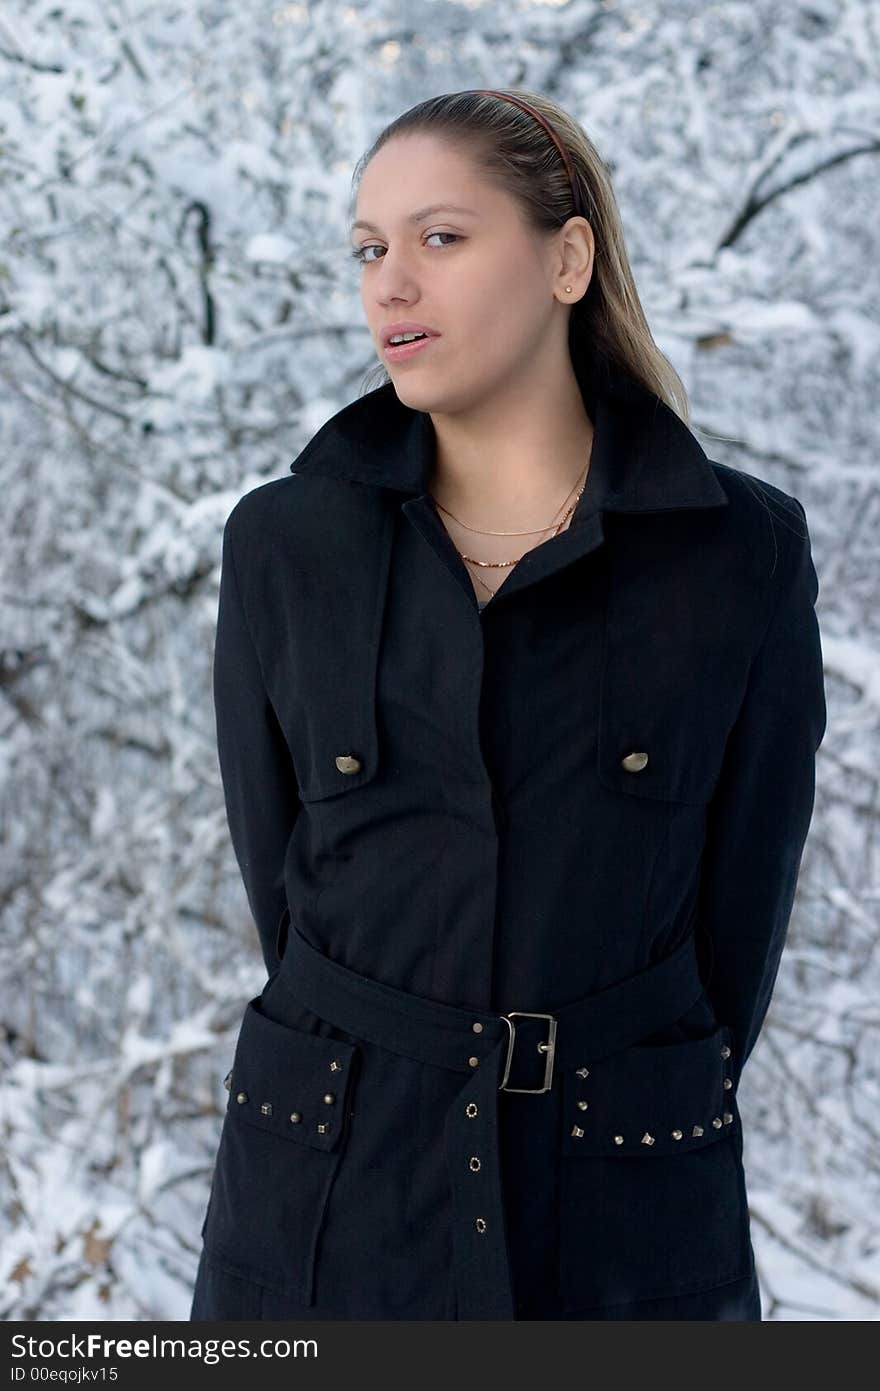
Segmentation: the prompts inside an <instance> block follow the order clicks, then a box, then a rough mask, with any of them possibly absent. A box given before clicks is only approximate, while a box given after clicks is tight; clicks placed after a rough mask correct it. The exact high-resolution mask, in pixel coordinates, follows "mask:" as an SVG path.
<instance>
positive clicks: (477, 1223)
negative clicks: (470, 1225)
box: [474, 1217, 486, 1232]
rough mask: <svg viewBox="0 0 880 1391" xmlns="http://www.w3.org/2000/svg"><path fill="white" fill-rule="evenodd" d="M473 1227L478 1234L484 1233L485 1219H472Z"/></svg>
mask: <svg viewBox="0 0 880 1391" xmlns="http://www.w3.org/2000/svg"><path fill="white" fill-rule="evenodd" d="M474 1226H475V1227H476V1229H477V1231H478V1232H484V1231H485V1230H486V1219H485V1217H475V1218H474Z"/></svg>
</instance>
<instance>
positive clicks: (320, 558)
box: [192, 361, 825, 1319]
mask: <svg viewBox="0 0 880 1391" xmlns="http://www.w3.org/2000/svg"><path fill="white" fill-rule="evenodd" d="M575 369H576V371H577V374H578V381H579V383H580V386H581V390H582V394H583V398H584V402H585V405H586V407H587V409H588V410H589V412H590V415H591V418H592V419H593V422H594V426H595V434H594V443H593V453H592V459H591V464H590V470H589V474H588V478H587V486H586V488H585V490H584V493H583V496H582V497H581V500H580V502H579V504H578V507H577V509H576V512H575V514H574V516H573V518H572V520H571V524H570V526H569V527H568V529H567V530H566V531H564V532H562V533H560V534H559V535H557V536H555V537H552V538H551V539H549V540H547V541H545V542H543V543H542V544H540V545H538V546H536V547H535V548H534V549H533V550H532V551H530V552H528V553H527V554H526V555H525V556H523V558H522V559H521V560H520V561H519V562H518V564H517V565H516V566H515V567H514V568H513V569H512V570H511V571H510V572H509V573H508V576H507V578H506V580H505V581H504V583H503V585H502V586H501V588H500V589H499V590H498V591H497V593H496V595H495V596H494V597H493V598H492V599H491V600H490V602H489V603H488V604H487V606H486V607H485V608H484V609H483V610H482V611H480V609H479V608H478V603H477V599H476V596H475V593H474V589H473V585H472V583H471V579H470V577H469V575H468V572H467V570H466V568H465V565H464V563H463V562H462V560H461V558H460V557H459V555H458V553H457V551H456V549H455V547H454V546H453V545H452V542H451V539H450V537H449V536H448V533H447V532H446V529H445V527H444V525H443V523H442V520H441V518H440V514H439V513H438V511H437V510H436V508H435V506H434V504H433V501H432V499H431V497H430V495H429V493H428V492H427V479H428V471H429V468H430V466H431V463H432V460H433V448H434V433H433V426H432V424H431V420H430V416H428V415H427V414H424V413H421V412H415V411H413V410H410V409H409V408H407V407H405V406H403V405H402V404H401V403H400V401H399V400H398V398H397V395H396V393H395V391H394V388H393V385H391V384H387V385H385V386H384V387H381V388H380V389H378V390H377V391H373V392H371V393H370V394H369V395H367V396H365V397H363V398H361V399H359V400H357V401H355V402H354V403H352V404H351V405H349V406H347V407H346V408H345V409H344V410H342V411H340V412H339V413H338V414H337V415H335V416H334V417H333V418H332V419H331V420H329V421H328V422H327V423H326V424H325V425H324V426H323V427H322V428H321V429H320V430H319V431H318V432H317V434H316V435H315V436H314V437H313V438H312V440H311V441H310V442H309V444H308V445H307V446H306V448H305V449H304V450H303V451H302V453H301V454H300V455H299V457H298V458H297V459H296V460H295V461H294V463H293V464H292V465H291V470H292V476H291V477H288V478H284V479H279V480H275V481H272V482H269V483H267V484H264V485H262V486H260V487H258V488H256V489H254V490H253V491H252V492H250V493H248V494H247V495H246V496H245V497H243V498H242V499H241V501H240V502H239V503H238V504H237V505H236V507H235V508H234V509H233V511H232V513H231V515H230V517H229V519H228V522H227V525H226V528H225V532H224V544H223V562H222V570H221V590H220V608H219V617H218V627H217V638H216V648H215V666H214V677H215V687H214V693H215V705H216V717H217V737H218V750H219V759H220V767H221V771H222V777H223V786H224V792H225V799H226V808H227V813H228V819H229V827H230V833H231V838H232V843H233V846H234V848H235V853H236V856H237V858H238V863H239V865H240V868H241V873H242V876H243V880H244V884H245V887H246V889H247V894H248V898H249V902H250V906H251V909H252V912H253V916H254V919H255V923H256V927H257V930H258V932H259V937H260V942H261V946H262V951H263V957H264V960H265V964H266V969H267V973H268V980H267V983H266V986H265V987H264V989H263V991H262V993H261V994H260V995H259V996H257V997H256V998H255V999H253V1000H251V1001H250V1002H249V1003H248V1005H247V1008H246V1010H245V1015H244V1020H243V1023H242V1028H241V1032H240V1035H239V1039H238V1044H237V1047H236V1051H235V1056H234V1058H233V1060H232V1067H231V1073H230V1075H229V1076H228V1077H227V1079H226V1080H227V1085H228V1086H229V1088H230V1090H229V1103H228V1110H227V1115H226V1118H225V1122H224V1126H223V1132H222V1136H221V1139H220V1148H219V1152H218V1156H217V1162H216V1166H215V1170H214V1176H213V1183H212V1188H211V1198H210V1202H209V1205H208V1210H207V1214H206V1217H205V1222H204V1225H203V1228H202V1233H203V1236H204V1249H203V1252H202V1259H201V1262H200V1266H199V1273H198V1277H197V1283H196V1290H195V1297H194V1300H193V1307H192V1317H193V1318H264V1319H271V1318H285V1317H299V1318H327V1319H382V1318H384V1319H469V1318H498V1319H510V1318H529V1317H535V1318H584V1319H592V1318H603V1319H605V1318H711V1319H721V1318H725V1319H726V1318H733V1319H755V1318H760V1305H759V1300H758V1292H757V1285H756V1280H755V1272H754V1257H753V1251H752V1246H751V1240H750V1231H749V1215H748V1204H747V1196H746V1188H745V1182H744V1175H743V1167H742V1131H741V1122H740V1115H739V1111H738V1108H737V1103H736V1088H737V1084H738V1081H739V1077H740V1074H741V1070H742V1067H743V1064H744V1062H745V1061H746V1059H747V1058H748V1056H749V1053H750V1052H751V1050H752V1047H753V1046H754V1044H755V1041H756V1039H757V1037H758V1034H759V1031H760V1029H761V1025H762V1022H763V1020H764V1017H765V1014H766V1011H767V1008H768V1005H769V1001H770V997H771V991H772V989H773V985H774V981H775V977H776V973H777V968H778V965H779V960H780V954H781V952H782V948H783V942H784V939H785V935H786V931H787V927H788V922H789V917H790V912H791V908H792V903H793V899H794V893H795V887H796V883H797V877H798V871H799V866H800V861H801V856H802V851H803V847H804V843H805V839H806V835H807V830H808V827H809V823H810V818H811V814H812V809H813V800H814V770H815V754H816V750H817V749H818V747H819V744H820V742H821V739H822V737H823V733H824V729H825V697H824V685H823V673H822V654H821V647H820V637H819V630H818V626H817V621H816V615H815V611H814V603H815V600H816V595H817V587H818V586H817V579H816V573H815V570H814V567H813V563H812V559H811V553H810V544H809V535H808V531H807V524H806V517H805V514H804V511H803V508H802V506H801V504H800V503H799V502H798V501H797V499H796V498H794V497H791V496H790V495H788V494H786V493H785V492H783V491H781V490H780V489H778V488H776V487H774V486H772V485H771V484H769V483H767V482H764V481H762V480H760V479H756V478H754V477H753V476H751V475H746V474H744V473H742V472H740V471H738V470H735V469H733V468H730V467H727V466H724V465H722V464H719V463H716V462H714V461H712V460H710V459H708V458H707V457H706V455H705V454H704V452H703V450H702V448H701V447H700V445H699V443H698V442H697V440H696V439H695V437H694V436H693V434H692V433H691V432H690V431H689V430H688V429H687V428H686V427H685V425H684V424H683V423H682V422H681V420H680V419H679V418H678V417H677V416H676V415H675V414H674V413H673V412H672V411H670V410H669V409H668V408H667V407H666V406H665V405H664V404H663V403H661V402H660V401H658V400H657V398H656V397H654V396H652V395H650V394H649V393H647V392H645V391H644V390H643V389H642V388H641V387H639V386H638V385H637V384H636V383H634V382H633V381H632V380H631V379H630V378H628V377H626V376H624V375H623V374H621V373H620V372H614V373H611V374H608V375H607V376H606V377H605V378H603V379H601V381H597V382H596V383H594V382H593V379H592V378H591V377H590V376H589V375H588V373H587V370H586V368H585V367H584V365H583V364H581V363H579V362H577V361H576V362H575ZM602 992H605V993H604V995H603V994H602ZM528 1014H533V1015H536V1016H539V1017H536V1018H528V1017H526V1016H527V1015H528ZM505 1016H510V1017H505ZM554 1027H555V1029H556V1033H555V1036H554V1035H553V1029H554ZM539 1047H540V1048H541V1049H542V1051H540V1052H538V1051H537V1050H538V1049H539ZM548 1048H549V1049H550V1051H549V1052H548V1051H547V1050H548ZM530 1059H531V1062H530V1061H529V1060H530ZM505 1069H507V1072H506V1078H505ZM514 1087H519V1088H523V1089H527V1090H511V1089H510V1088H514Z"/></svg>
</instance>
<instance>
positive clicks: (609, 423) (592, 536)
mask: <svg viewBox="0 0 880 1391" xmlns="http://www.w3.org/2000/svg"><path fill="white" fill-rule="evenodd" d="M576 368H577V370H578V380H579V383H580V385H581V389H582V391H583V393H584V398H585V401H587V402H588V404H589V406H591V407H592V409H591V415H592V418H593V420H594V425H595V435H594V441H593V454H592V462H591V465H590V470H589V474H588V478H587V486H586V487H585V489H584V492H583V494H582V497H581V499H580V502H579V504H578V508H577V509H576V511H575V513H574V515H573V517H572V521H571V523H570V525H569V527H568V528H567V530H566V531H564V532H562V533H561V534H560V535H558V536H555V537H551V538H550V539H549V540H548V541H546V542H544V543H543V544H542V545H540V546H538V547H535V549H534V551H533V552H530V553H527V554H526V555H525V556H524V557H523V558H522V559H521V560H520V561H519V563H518V564H517V566H516V567H515V568H514V570H513V571H512V572H511V574H510V575H509V576H508V578H507V580H506V581H505V584H504V587H503V588H504V591H505V592H506V593H511V592H513V591H515V590H516V589H519V588H521V587H522V586H523V585H525V584H528V583H531V582H533V581H534V580H536V579H537V578H538V577H539V576H541V575H543V574H544V573H549V572H550V571H552V570H554V569H558V568H559V567H560V566H562V565H564V564H566V563H568V562H569V561H570V560H573V559H575V558H576V557H577V556H580V555H585V554H587V553H588V552H589V551H591V550H594V549H595V548H596V547H598V546H600V545H601V544H602V543H603V540H604V539H605V527H604V517H605V515H606V514H610V513H616V514H624V515H631V514H642V515H646V514H652V513H657V514H664V513H670V512H673V511H676V510H694V509H699V508H718V507H721V506H724V505H726V504H727V502H728V498H727V495H726V493H725V492H724V490H723V488H722V487H721V485H720V483H719V482H718V480H717V478H716V476H715V473H714V470H713V469H712V466H711V464H710V462H709V460H708V459H707V457H706V455H705V454H704V452H703V450H702V448H701V447H700V445H699V443H698V441H697V440H696V438H695V437H694V436H693V435H692V434H691V432H690V430H689V429H688V428H687V426H686V425H685V424H684V423H683V422H682V421H681V420H680V419H679V417H678V416H677V415H676V414H675V413H674V412H673V411H672V410H670V409H669V408H668V407H667V406H666V405H665V404H664V403H663V402H662V401H660V400H659V399H658V398H657V397H656V396H654V395H652V394H651V393H648V392H647V391H645V390H644V389H643V388H642V387H641V386H640V385H639V384H638V383H636V382H635V381H634V380H633V379H631V378H630V377H629V376H627V375H625V374H622V373H619V372H614V373H610V374H608V375H607V377H606V378H605V379H604V381H603V383H602V385H601V386H600V387H599V389H598V390H595V391H594V390H592V389H591V387H590V384H589V382H588V381H587V379H586V375H585V373H584V371H583V369H582V368H578V366H577V363H576ZM434 450H435V435H434V427H433V424H432V421H431V418H430V415H428V414H427V413H424V412H420V411H414V410H412V409H410V408H409V407H407V406H404V405H402V404H401V402H400V400H399V399H398V397H397V394H396V392H395V390H394V386H393V384H392V383H387V384H386V385H385V386H382V387H379V388H378V389H377V390H375V391H372V392H370V393H368V394H367V395H366V396H363V397H361V398H359V399H358V400H356V401H354V402H352V403H351V404H349V405H347V406H345V407H344V408H343V409H342V410H341V411H339V412H338V413H337V414H336V415H334V416H333V417H331V419H330V420H328V421H327V422H326V424H324V425H323V426H322V427H321V428H320V429H319V430H318V431H317V433H316V434H315V435H314V436H313V437H312V439H311V440H310V441H309V443H308V444H307V445H306V446H305V448H304V449H303V450H302V452H301V453H300V454H299V455H298V456H297V458H296V459H295V460H294V461H293V463H292V464H291V465H290V471H291V473H293V474H294V475H295V476H296V478H297V480H298V490H297V494H296V496H295V497H294V498H292V506H291V508H290V512H289V514H287V515H286V518H285V525H286V527H287V528H288V529H289V531H290V532H292V534H291V535H290V536H289V554H290V556H291V562H290V563H291V565H293V566H294V567H295V569H296V570H297V572H298V580H297V592H298V593H299V594H300V596H301V600H300V603H299V604H298V605H297V612H296V613H295V614H291V615H290V622H291V625H292V626H293V627H294V628H295V634H294V636H295V643H294V647H295V650H296V653H297V659H296V662H295V669H296V679H295V685H296V702H295V706H296V711H297V713H296V716H295V717H293V716H292V717H291V725H292V726H293V727H296V728H298V739H299V748H300V757H299V760H298V767H299V768H300V770H301V775H302V786H301V795H302V796H303V798H304V799H305V800H315V799H320V798H323V797H327V796H332V795H335V794H336V793H339V792H343V791H346V790H350V789H353V788H355V787H357V786H359V785H361V784H362V783H364V782H367V781H369V780H370V779H371V778H372V777H373V776H374V775H375V773H376V769H377V764H378V743H377V732H376V728H375V719H374V701H373V699H372V695H373V694H374V693H375V688H376V678H377V663H378V652H379V643H380V637H381V629H382V618H383V612H384V607H385V600H386V595H387V589H388V581H389V573H390V561H391V550H392V545H393V537H394V518H395V513H396V511H397V510H398V509H402V510H403V512H404V514H405V515H407V516H408V517H409V519H410V521H411V522H412V523H413V524H414V525H415V526H416V527H417V528H418V529H419V530H420V531H421V532H422V533H423V534H424V535H425V536H426V539H427V540H428V541H429V542H430V543H431V544H432V545H434V547H435V549H438V550H441V551H443V549H444V547H445V554H444V559H445V560H446V563H447V564H449V565H450V568H451V569H453V571H454V572H455V573H456V575H457V578H458V579H459V581H460V582H461V584H462V585H463V587H465V588H466V589H467V591H468V593H469V595H470V598H471V600H472V601H473V589H472V586H471V581H470V578H469V576H468V573H467V571H466V569H465V566H464V563H463V562H462V561H461V560H460V558H459V556H458V553H457V551H455V549H454V547H452V544H451V541H450V540H449V537H448V534H447V533H446V530H445V527H444V526H443V523H442V521H441V519H440V517H439V514H438V513H437V511H436V509H435V508H434V505H433V502H432V500H431V497H430V493H429V490H428V483H429V478H430V474H431V470H432V467H433V462H434V457H435V455H434ZM450 557H451V559H450ZM456 567H457V570H456ZM280 660H281V657H280V655H279V661H280ZM287 670H288V673H289V671H290V668H289V667H288V668H287ZM287 679H288V680H289V675H288V678H287ZM281 683H282V674H281V672H279V674H278V684H279V688H280V686H281ZM288 694H290V693H288ZM304 724H305V726H307V727H308V728H307V730H304ZM331 729H332V730H334V731H336V732H338V737H339V738H341V739H342V742H343V743H344V744H345V745H346V747H345V748H342V747H339V748H338V749H337V748H335V747H334V748H332V749H331V748H330V747H329V744H328V737H329V735H328V731H329V730H331ZM334 737H335V736H334ZM349 744H350V745H351V749H349ZM348 752H355V753H356V756H357V758H358V760H359V761H360V768H359V770H358V771H357V772H354V773H352V772H346V771H344V768H343V769H339V768H337V766H336V761H335V758H336V755H344V754H346V753H348Z"/></svg>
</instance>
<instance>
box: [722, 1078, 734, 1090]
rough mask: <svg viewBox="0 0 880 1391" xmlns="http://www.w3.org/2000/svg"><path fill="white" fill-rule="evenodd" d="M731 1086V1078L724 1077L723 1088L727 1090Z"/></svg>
mask: <svg viewBox="0 0 880 1391" xmlns="http://www.w3.org/2000/svg"><path fill="white" fill-rule="evenodd" d="M732 1086H733V1079H732V1078H730V1077H725V1079H724V1090H725V1091H726V1092H729V1091H730V1089H731V1087H732Z"/></svg>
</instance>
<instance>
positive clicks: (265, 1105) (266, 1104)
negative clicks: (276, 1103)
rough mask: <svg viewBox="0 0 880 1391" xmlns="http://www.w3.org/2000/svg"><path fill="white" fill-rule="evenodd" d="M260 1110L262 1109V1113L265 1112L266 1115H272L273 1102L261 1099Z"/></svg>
mask: <svg viewBox="0 0 880 1391" xmlns="http://www.w3.org/2000/svg"><path fill="white" fill-rule="evenodd" d="M260 1110H261V1111H262V1113H263V1115H264V1116H271V1114H272V1103H271V1101H261V1102H260Z"/></svg>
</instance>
